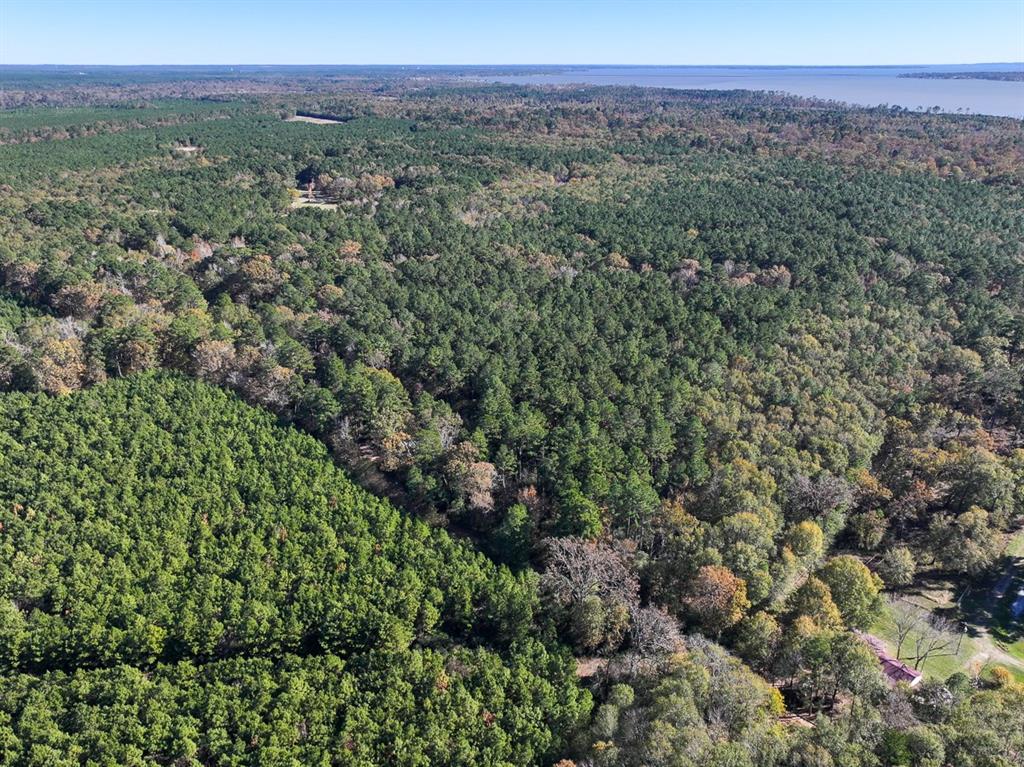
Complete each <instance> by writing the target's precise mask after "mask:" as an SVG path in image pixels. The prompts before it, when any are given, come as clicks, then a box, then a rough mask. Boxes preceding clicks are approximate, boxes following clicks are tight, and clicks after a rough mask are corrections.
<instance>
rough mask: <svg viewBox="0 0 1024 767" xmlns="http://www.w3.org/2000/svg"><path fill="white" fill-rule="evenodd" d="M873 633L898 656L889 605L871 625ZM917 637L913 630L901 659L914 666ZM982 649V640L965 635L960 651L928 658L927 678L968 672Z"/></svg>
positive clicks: (921, 602) (924, 603)
mask: <svg viewBox="0 0 1024 767" xmlns="http://www.w3.org/2000/svg"><path fill="white" fill-rule="evenodd" d="M909 601H911V602H913V603H914V604H916V605H918V606H919V607H924V608H926V609H934V605H933V606H932V607H928V604H927V600H925V599H923V598H920V597H916V598H914V597H912V598H910V599H909ZM871 633H872V634H874V635H875V636H876V637H878V638H879V639H881V640H882V641H883V643H884V644H885V645H886V649H887V650H888V651H889V653H890V654H891V655H892V656H893V657H895V656H896V626H895V625H894V624H893V620H892V614H891V611H890V609H889V606H888V605H886V606H885V607H884V608H883V610H882V615H881V616H880V617H879V619H878V620H877V621H876V622H875V624H874V625H873V626H872V627H871ZM916 637H917V632H911V634H910V636H908V637H907V639H906V640H905V641H904V643H903V653H902V656H903V657H902V658H901V659H900V660H902V661H903V662H904V663H906V664H907V665H909V666H913V648H914V640H915V638H916ZM953 649H954V650H955V649H956V648H955V647H954V648H953ZM981 649H982V647H981V642H979V641H977V640H975V639H973V638H972V637H970V636H967V635H965V636H964V637H963V638H962V640H961V641H960V647H959V652H946V653H945V654H942V655H938V654H936V655H932V656H931V657H929V658H928V661H927V662H926V663H925V666H924V675H925V678H927V679H940V680H941V679H946V678H947V677H949V676H950V675H951V674H954V673H956V672H957V671H964V672H967V671H968V663H969V661H970V659H971V658H972V657H973V656H974V655H976V654H977V653H978V652H980V651H981ZM908 656H910V657H908Z"/></svg>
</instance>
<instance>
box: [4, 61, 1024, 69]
mask: <svg viewBox="0 0 1024 767" xmlns="http://www.w3.org/2000/svg"><path fill="white" fill-rule="evenodd" d="M973 66H1022V67H1024V61H964V62H950V61H944V62H929V63H899V64H785V63H783V64H722V63H707V64H668V63H660V64H630V63H626V62H618V63H613V64H594V63H587V62H562V63H557V62H545V63H528V62H512V63H500V64H498V63H495V64H462V63H443V64H389V63H361V64H354V63H317V64H314V63H302V64H294V63H283V62H276V63H270V64H252V63H242V62H235V63H231V64H223V63H222V64H217V63H207V62H192V63H188V64H183V63H170V62H161V63H131V64H110V63H104V62H93V63H86V62H80V61H79V62H60V63H54V62H32V63H22V62H18V63H9V62H5V63H0V68H6V67H110V68H122V67H123V68H127V67H251V68H258V67H262V68H267V67H391V68H396V69H399V68H403V69H409V68H413V69H426V68H441V67H466V68H478V67H479V68H483V67H636V68H641V67H737V68H739V67H790V68H817V67H836V68H864V67H877V68H891V67H973Z"/></svg>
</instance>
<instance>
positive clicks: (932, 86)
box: [486, 64, 1024, 118]
mask: <svg viewBox="0 0 1024 767" xmlns="http://www.w3.org/2000/svg"><path fill="white" fill-rule="evenodd" d="M1022 66H1024V65H1021V64H975V65H970V66H962V67H957V66H933V67H725V66H719V67H711V66H707V67H697V66H680V67H630V66H618V67H613V66H602V67H545V68H543V70H542V71H538V72H529V71H528V70H527V71H524V72H522V73H516V74H511V75H492V76H489V77H487V78H486V79H487V80H489V81H491V82H503V83H516V84H520V85H570V84H591V85H639V86H647V87H655V88H681V89H693V90H734V89H744V90H755V91H783V92H785V93H791V94H793V95H796V96H804V97H809V98H819V99H828V100H833V101H842V102H846V103H849V104H858V105H861V106H878V105H880V104H888V105H890V106H900V107H905V108H907V109H914V110H916V109H930V108H933V107H939V109H940V110H941V111H943V112H971V113H975V114H987V115H1003V116H1007V117H1017V118H1024V82H1005V81H998V80H950V79H923V78H917V77H913V78H912V77H900V75H901V74H906V73H911V72H929V71H933V72H940V71H941V72H966V71H972V70H973V71H1007V70H1015V71H1020V69H1021V68H1022Z"/></svg>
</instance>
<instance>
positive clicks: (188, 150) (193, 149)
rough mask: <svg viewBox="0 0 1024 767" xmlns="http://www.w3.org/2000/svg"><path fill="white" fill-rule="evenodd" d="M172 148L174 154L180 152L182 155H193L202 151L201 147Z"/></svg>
mask: <svg viewBox="0 0 1024 767" xmlns="http://www.w3.org/2000/svg"><path fill="white" fill-rule="evenodd" d="M172 148H173V149H174V151H175V152H181V153H182V154H195V153H196V152H201V151H202V150H203V148H202V147H201V146H176V147H172Z"/></svg>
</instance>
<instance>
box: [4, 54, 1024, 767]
mask: <svg viewBox="0 0 1024 767" xmlns="http://www.w3.org/2000/svg"><path fill="white" fill-rule="evenodd" d="M33 76H34V75H31V74H30V73H29V74H26V75H25V77H27V78H28V80H31V78H32V77H33ZM39 77H43V75H42V74H40V75H39ZM19 82H20V81H19ZM243 84H244V86H245V88H246V89H247V90H246V93H247V95H246V96H245V97H244V98H242V97H239V96H238V95H237V92H236V90H237V88H241V86H242V85H243ZM36 86H37V87H35V88H33V87H31V83H30V82H28V81H26V83H22V84H19V86H18V88H17V89H15V90H12V91H11V92H9V93H8V94H6V95H5V96H4V97H3V98H4V99H6V100H5V102H4V103H5V104H7V105H8V106H9V107H15V108H8V109H5V110H3V111H2V112H0V144H2V146H0V386H2V388H3V389H4V390H5V391H6V392H7V393H5V394H3V399H2V401H0V432H2V434H3V444H2V445H0V491H2V492H0V501H2V503H3V506H2V508H0V514H2V515H3V516H2V517H0V520H2V524H3V528H2V530H0V555H2V558H3V559H2V560H0V561H2V564H3V567H2V568H0V592H2V596H3V597H4V598H3V599H0V663H2V664H4V670H5V671H7V672H9V674H8V675H9V677H10V678H9V680H7V681H5V685H7V689H8V691H9V692H8V694H7V695H6V696H5V697H6V700H7V703H6V704H5V705H6V707H5V708H3V709H0V716H4V717H7V718H6V719H2V718H0V727H8V728H9V729H8V731H6V732H3V731H0V732H3V734H2V737H0V743H2V744H4V745H3V746H2V747H6V748H8V749H9V750H8V752H6V753H9V754H12V755H16V756H12V757H11V759H13V760H15V761H16V763H26V764H31V763H39V764H43V763H46V759H47V758H51V757H52V758H53V759H57V758H58V755H61V758H63V757H64V756H67V755H69V754H89V755H92V754H97V753H101V752H102V751H103V749H107V748H114V747H115V746H114V744H115V743H117V742H118V741H119V740H120V741H123V743H124V744H125V746H124V747H125V748H126V749H128V750H125V751H123V752H117V753H118V756H116V757H111V759H113V760H114V761H115V762H116V761H117V760H119V759H120V760H122V761H125V762H128V763H132V761H133V760H134V761H135V762H141V763H145V762H146V761H147V760H148V761H160V759H164V755H166V754H169V753H174V754H176V755H180V756H181V758H184V759H192V760H194V762H196V763H199V764H204V765H205V764H220V763H238V764H250V763H252V764H255V763H258V762H256V761H253V760H254V759H256V758H257V757H256V756H254V754H271V753H275V754H276V753H277V752H275V751H273V749H274V748H278V745H280V748H282V749H284V750H283V751H282V752H281V753H282V754H286V755H287V758H291V759H298V760H299V761H300V762H303V763H305V762H310V763H341V764H346V763H360V764H362V763H394V762H396V761H397V762H399V763H406V760H407V762H408V763H410V764H418V763H423V764H426V763H431V760H433V762H434V763H437V762H438V761H441V762H443V761H444V757H442V756H438V755H439V754H445V753H450V754H451V759H452V761H453V762H458V763H470V762H472V761H473V760H476V761H477V762H478V763H484V764H532V763H541V764H545V763H547V764H553V763H555V762H557V761H558V760H559V759H566V760H572V761H574V762H575V763H577V764H579V765H587V767H590V765H594V766H595V767H596V766H597V765H619V764H624V765H631V764H637V765H640V764H645V765H646V764H666V765H668V764H673V765H675V764H680V765H689V764H699V765H702V767H708V766H709V765H719V764H721V765H741V766H742V767H746V765H748V764H750V765H759V766H760V765H825V766H826V767H828V766H829V765H844V767H845V766H847V765H849V766H850V767H859V766H860V765H863V766H864V767H878V766H879V765H910V764H922V765H933V767H943V765H947V764H949V765H953V764H956V765H975V766H976V767H1004V765H1011V764H1015V763H1017V762H1015V761H1014V760H1017V761H1019V759H1020V755H1021V753H1022V750H1021V749H1022V746H1021V742H1020V736H1019V732H1020V730H1021V729H1022V728H1019V726H1018V725H1019V723H1020V722H1019V716H1017V715H1016V714H1014V713H1013V712H1015V711H1019V706H1017V703H1018V702H1019V696H1020V695H1021V689H1020V684H1019V678H1020V676H1021V675H1024V660H1021V659H1020V657H1019V655H1013V653H1014V652H1018V651H1017V650H1016V649H1015V648H1016V647H1018V644H1017V643H1019V641H1020V629H1019V626H1018V625H1017V624H1014V623H1012V621H1010V620H1009V619H1008V618H1006V619H1005V620H1004V619H1003V618H1002V617H1000V620H1004V623H1005V626H1004V627H1003V628H1002V629H1000V630H1002V631H1003V632H1004V633H1002V634H1000V635H999V640H998V641H1000V642H1001V643H1002V645H1001V646H1002V647H1006V648H1008V649H1007V650H999V652H1001V653H1002V655H994V657H999V658H1001V659H1002V661H1003V662H1005V663H1006V664H1007V667H1006V668H1002V667H995V668H991V667H989V666H988V665H984V666H982V665H978V664H975V665H974V666H972V665H971V664H970V663H969V662H968V660H967V659H966V658H965V659H960V658H958V659H957V663H958V665H956V666H955V667H949V668H946V667H945V666H941V667H940V666H938V665H937V664H936V662H935V660H936V657H937V656H939V655H941V653H939V651H938V650H937V649H936V648H940V647H948V646H950V642H953V641H955V636H956V634H957V631H960V635H961V636H963V635H965V634H966V631H964V630H963V629H964V628H965V627H966V626H967V615H966V612H964V610H965V609H966V608H964V609H961V608H962V607H963V605H961V602H962V599H961V598H962V597H963V595H964V594H967V593H972V594H975V595H978V594H989V593H992V591H993V583H994V582H995V581H997V579H998V578H999V577H1001V576H1002V575H1003V574H1005V573H1008V574H1009V577H1010V581H1008V583H1016V582H1017V581H1015V580H1013V579H1014V578H1015V577H1018V576H1015V575H1014V573H1015V572H1017V570H1020V567H1021V565H1020V563H1019V562H1018V560H1015V559H1014V558H1013V556H1014V555H1013V553H1012V552H1013V551H1014V549H1013V545H1014V543H1013V541H1014V540H1017V541H1020V540H1021V539H1020V538H1019V537H1018V538H1016V539H1014V536H1015V535H1018V536H1019V534H1020V533H1019V531H1020V527H1021V525H1022V523H1024V438H1022V429H1024V383H1022V368H1024V261H1022V259H1021V253H1022V252H1024V251H1022V248H1024V183H1022V182H1024V134H1022V132H1021V129H1020V124H1019V121H1014V120H1010V119H1003V118H989V117H984V116H978V115H941V114H930V113H929V114H908V113H905V112H902V111H900V110H890V109H884V108H878V109H853V108H845V107H841V106H837V105H835V104H822V103H818V102H810V101H807V100H803V99H798V98H795V97H785V96H772V95H768V94H755V93H745V92H729V93H726V92H692V93H687V92H673V91H662V90H655V89H634V88H595V87H586V88H551V89H541V88H526V87H518V86H501V87H499V86H484V85H480V84H478V83H467V82H466V81H465V80H458V79H454V77H453V76H452V75H451V73H446V72H438V73H435V74H434V75H433V76H432V77H431V78H428V79H426V80H417V79H407V78H404V77H400V76H396V75H394V73H391V74H387V73H371V72H365V73H362V74H360V73H357V72H352V73H349V72H346V73H339V74H338V75H337V78H336V79H333V80H326V79H323V78H319V77H318V76H316V74H315V73H310V74H308V76H305V75H302V76H300V75H295V77H294V78H293V79H288V78H285V77H275V78H262V79H261V78H260V77H259V76H257V75H255V74H253V73H248V72H246V73H239V74H238V75H237V76H234V75H233V76H232V79H231V80H230V81H223V82H222V81H219V80H218V79H217V78H216V77H214V76H212V75H209V74H208V73H207V74H204V73H201V72H200V73H196V74H195V77H194V79H191V80H185V79H181V78H179V79H177V80H175V79H174V78H171V77H156V76H155V75H152V74H151V73H145V72H142V73H125V80H124V82H123V83H121V84H117V83H115V82H113V81H111V80H110V79H109V77H108V75H107V74H104V73H99V74H97V75H96V76H95V77H94V78H93V79H91V80H89V81H88V82H82V83H80V84H76V85H69V84H67V83H65V82H63V81H62V80H61V77H60V76H59V73H57V74H53V75H52V76H50V79H49V80H45V82H44V81H39V82H37V83H36ZM58 105H59V106H58ZM297 115H300V116H306V119H305V121H304V120H301V119H298V120H297V119H295V118H296V116H297ZM310 116H313V118H312V119H313V121H312V122H311V121H310V120H309V117H310ZM243 401H244V402H245V403H248V404H243ZM385 499H386V500H385ZM397 509H401V511H398V510H397ZM1018 559H1019V556H1018ZM1015 567H1016V568H1017V570H1015V569H1014V568H1015ZM1022 572H1024V571H1022ZM936 583H941V584H943V588H944V589H945V590H946V591H948V592H949V594H950V595H951V596H949V601H950V603H951V604H950V605H948V607H949V610H948V611H947V612H948V613H949V615H946V614H939V613H937V612H936V613H935V614H933V613H932V612H929V611H927V610H923V609H921V608H919V607H918V606H917V605H918V604H920V603H921V600H920V599H918V602H916V603H915V602H911V601H909V600H910V598H911V597H912V596H913V597H915V598H917V597H919V596H920V595H919V594H917V593H913V594H912V593H911V592H915V591H922V590H923V589H924V588H925V587H926V586H927V585H928V584H936ZM936 590H940V589H938V588H935V589H933V591H936ZM1003 593H1004V594H1012V589H1010V588H1009V587H1007V588H1006V589H1005V590H1004V592H1003ZM1000 598H1002V597H1000ZM908 605H909V607H908ZM982 607H986V606H985V605H982ZM1005 607H1006V606H1003V607H999V610H1002V611H1003V612H1000V613H999V616H1004V614H1006V609H1005ZM996 612H997V611H995V610H989V614H990V618H991V619H992V620H994V618H992V616H994V615H995V613H996ZM957 621H959V623H957ZM894 623H895V624H899V625H894ZM904 624H905V625H904ZM901 626H903V628H901ZM972 626H973V624H972ZM880 627H882V628H887V627H888V628H891V629H892V630H893V631H894V632H895V634H894V636H896V635H898V634H899V632H900V631H903V634H902V635H900V636H899V637H897V638H896V641H897V642H898V643H900V649H899V650H896V654H897V655H899V654H900V650H903V655H902V656H901V657H902V659H903V660H905V661H908V662H913V663H916V664H917V665H918V666H920V667H921V668H922V669H924V670H925V671H922V672H921V673H924V674H925V677H926V678H925V680H924V681H923V682H921V683H920V685H919V686H915V687H914V688H913V689H911V688H909V687H898V686H896V687H894V686H892V685H890V684H888V683H887V682H886V681H885V678H883V676H882V674H881V666H880V664H879V662H878V658H877V656H876V655H875V653H874V651H873V650H872V647H874V646H873V645H871V644H870V641H868V640H869V639H870V635H871V632H873V631H880V630H881V628H880ZM989 628H990V627H988V626H986V627H984V630H985V631H988V630H989ZM972 630H974V629H973V628H972ZM979 630H980V629H979ZM1015 632H1016V633H1015ZM951 637H952V639H951ZM957 646H959V644H958V645H957ZM906 648H913V652H912V654H908V652H910V651H909V650H907V649H906ZM993 652H994V651H993ZM947 655H950V653H947ZM986 657H987V656H986ZM1015 664H1016V665H1015ZM975 666H976V667H975ZM403 668H407V669H408V671H407V672H403V671H402V670H401V669H403ZM938 668H943V669H944V672H943V673H941V674H940V673H939V671H938ZM456 670H459V671H458V673H456ZM576 674H578V678H577V676H576ZM140 675H141V676H140ZM140 679H144V680H145V682H142V681H139V680H140ZM249 684H251V685H252V686H251V688H249V689H251V690H252V692H251V693H247V694H251V695H252V696H254V700H256V701H257V702H256V703H254V704H253V705H252V706H251V707H247V706H246V705H245V696H239V695H237V694H236V692H235V691H234V687H237V686H238V685H243V686H244V685H249ZM129 688H130V689H132V690H133V691H134V692H132V693H131V695H127V693H126V692H125V691H126V690H127V689H129ZM311 689H312V690H313V691H310V690H311ZM293 690H297V691H298V692H295V693H294V695H293V694H292V691H293ZM323 691H329V692H323ZM449 691H450V692H451V694H452V695H453V696H454V697H453V698H450V699H449V698H446V697H444V696H445V695H446V694H447V693H448V692H449ZM392 693H393V694H392ZM112 701H113V702H112ZM116 701H122V702H123V708H122V709H118V711H119V712H120V713H119V714H118V716H121V715H123V719H121V720H119V721H122V723H123V726H124V728H125V730H124V733H126V734H123V735H118V736H113V735H110V736H109V737H108V736H106V735H104V733H103V732H101V731H100V728H98V727H94V726H92V724H90V723H95V722H96V721H100V720H103V719H104V718H108V717H110V716H113V713H112V709H111V708H110V707H111V706H114V702H116ZM591 701H593V705H591ZM304 707H305V708H308V710H309V711H311V712H313V713H311V714H310V717H312V718H310V719H303V720H301V721H302V723H301V727H300V726H299V724H295V727H298V728H299V729H300V730H304V728H309V729H308V732H309V733H311V734H310V735H309V736H308V738H307V736H306V735H301V737H298V738H297V739H296V736H295V731H294V729H293V728H292V724H288V725H287V726H284V727H285V729H284V730H279V729H275V728H276V725H273V726H272V723H273V722H275V721H286V722H289V723H291V722H293V721H296V722H297V721H298V720H294V719H293V717H294V716H296V715H295V713H294V712H296V711H297V710H299V709H303V708H304ZM374 707H377V708H379V710H380V711H382V712H384V713H383V714H382V719H381V721H380V722H379V723H378V724H379V725H380V728H379V729H372V728H371V729H365V728H366V727H369V724H366V722H365V721H364V720H365V719H366V717H367V716H368V714H367V713H366V712H367V711H372V710H374ZM1015 707H1016V708H1015ZM431 711H437V712H438V714H437V717H436V727H437V729H436V732H435V731H434V730H432V729H431V728H433V727H434V726H435V721H434V717H433V714H431V713H430V712H431ZM47 712H49V713H47ZM76 712H77V713H76ZM224 712H236V713H231V714H230V715H229V714H227V713H224ZM797 714H798V715H799V717H803V718H802V719H801V721H802V722H804V725H806V724H809V723H813V724H814V726H813V727H806V726H804V725H801V724H796V725H793V723H792V721H791V719H790V717H792V716H794V715H797ZM44 715H45V716H44ZM47 716H50V717H51V719H52V721H51V719H47V718H46V717H47ZM218 717H219V718H218ZM799 717H798V718H799ZM1015 717H1016V718H1015ZM459 718H463V719H466V720H467V721H472V722H473V725H472V727H467V730H466V734H465V736H464V737H463V736H460V735H458V733H457V722H458V720H459ZM257 719H259V721H258V722H257V721H256V720H257ZM314 719H315V720H316V723H314V721H313V720H314ZM165 720H166V721H169V722H170V724H167V726H166V727H165V728H164V729H159V728H158V727H157V726H156V725H154V724H152V723H153V722H157V721H161V722H163V721H165ZM226 720H229V722H234V724H230V723H228V724H225V721H226ZM42 722H49V724H45V725H43V724H39V727H40V729H39V730H38V731H37V730H33V729H32V728H33V727H35V726H36V723H42ZM481 722H482V724H481ZM314 724H315V726H314ZM178 726H180V727H181V728H183V729H181V732H180V733H177V734H175V733H176V731H175V730H174V728H175V727H178ZM282 726H283V725H282ZM403 727H405V728H406V730H404V732H406V735H401V736H400V735H399V734H398V733H399V730H400V729H401V728H403ZM1014 727H1017V728H1018V729H1017V730H1015V729H1014ZM26 728H28V729H26ZM360 728H363V729H360ZM481 728H482V729H481ZM285 730H287V733H286V732H285ZM304 731H305V730H304ZM207 732H209V733H213V734H211V735H210V736H209V737H208V738H207V739H206V740H203V737H200V736H201V735H202V734H203V733H207ZM127 733H134V734H130V735H129V734H127ZM195 733H199V734H200V736H197V735H196V734H195ZM355 733H361V734H355ZM214 737H216V738H218V739H219V740H216V742H214V740H213V738H214ZM39 739H42V740H39ZM253 739H256V740H257V741H258V742H259V743H261V744H267V743H271V742H273V743H274V744H275V745H274V746H273V747H271V746H269V745H266V746H265V747H264V746H260V747H255V746H252V747H250V748H251V750H246V747H245V746H244V744H245V743H246V742H249V743H251V742H253ZM403 739H404V740H403ZM37 740H38V741H39V742H43V743H47V744H49V746H48V748H50V749H51V750H49V751H46V750H41V751H39V754H40V756H38V757H31V756H30V754H31V748H30V747H29V746H27V745H26V744H27V743H30V742H31V743H33V744H34V743H35V742H36V741H37ZM446 741H448V742H450V743H452V744H455V745H451V746H449V748H450V750H449V751H447V752H446V751H445V750H444V748H445V747H442V746H441V745H440V744H441V743H443V742H446ZM349 742H351V743H352V748H351V749H350V748H349V747H348V746H347V745H346V744H347V743H349ZM399 742H407V744H408V745H407V749H408V750H407V751H405V752H401V753H399V752H397V751H394V750H393V749H394V748H396V744H398V743H399ZM6 744H13V745H6ZM132 749H136V750H132ZM303 749H305V750H303ZM360 749H362V750H360ZM389 749H392V750H389ZM432 749H433V750H432ZM0 753H3V752H0ZM111 753H113V752H111ZM229 755H232V756H229ZM32 758H35V759H36V762H32V761H30V760H31V759H32ZM69 758H73V757H69ZM267 758H271V757H269V756H268V757H267ZM274 758H276V757H274ZM284 758H285V757H282V759H284ZM19 760H20V761H19ZM232 760H234V761H232ZM185 763H188V762H185ZM563 767H565V765H564V764H563Z"/></svg>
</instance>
